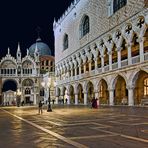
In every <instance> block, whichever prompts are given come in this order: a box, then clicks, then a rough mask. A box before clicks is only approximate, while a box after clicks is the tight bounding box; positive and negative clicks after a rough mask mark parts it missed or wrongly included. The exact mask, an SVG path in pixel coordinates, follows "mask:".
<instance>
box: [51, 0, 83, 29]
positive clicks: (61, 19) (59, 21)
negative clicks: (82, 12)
mask: <svg viewBox="0 0 148 148" xmlns="http://www.w3.org/2000/svg"><path fill="white" fill-rule="evenodd" d="M79 1H80V0H74V1H73V2H72V3H71V4H70V6H69V7H68V8H67V10H65V12H64V13H63V15H62V16H61V17H60V18H59V19H58V20H57V21H56V20H54V23H53V27H54V28H56V27H57V26H58V25H59V24H61V22H62V21H63V20H64V19H65V17H66V16H67V15H68V14H69V13H70V12H71V11H72V9H73V8H75V6H76V5H77V4H78V2H79Z"/></svg>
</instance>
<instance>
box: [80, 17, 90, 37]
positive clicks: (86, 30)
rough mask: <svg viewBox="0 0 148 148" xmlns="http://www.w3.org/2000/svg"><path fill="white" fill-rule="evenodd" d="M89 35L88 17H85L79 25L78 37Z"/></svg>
mask: <svg viewBox="0 0 148 148" xmlns="http://www.w3.org/2000/svg"><path fill="white" fill-rule="evenodd" d="M87 33H89V17H88V16H87V15H85V16H84V17H83V19H82V22H81V24H80V37H81V38H82V37H83V36H85V35H86V34H87Z"/></svg>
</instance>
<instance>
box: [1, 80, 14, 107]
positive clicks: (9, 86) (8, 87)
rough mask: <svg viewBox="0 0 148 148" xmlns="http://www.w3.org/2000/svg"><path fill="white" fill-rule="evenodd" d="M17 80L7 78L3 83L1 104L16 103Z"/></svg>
mask: <svg viewBox="0 0 148 148" xmlns="http://www.w3.org/2000/svg"><path fill="white" fill-rule="evenodd" d="M16 91H17V82H16V81H15V80H11V79H8V80H5V81H4V83H3V85H2V94H3V95H2V96H3V97H1V98H0V104H4V105H12V104H13V105H14V104H15V103H16V94H15V93H16Z"/></svg>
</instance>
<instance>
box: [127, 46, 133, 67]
mask: <svg viewBox="0 0 148 148" xmlns="http://www.w3.org/2000/svg"><path fill="white" fill-rule="evenodd" d="M127 48H128V49H127V50H128V65H131V64H132V54H131V48H132V43H128V45H127Z"/></svg>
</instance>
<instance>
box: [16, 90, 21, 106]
mask: <svg viewBox="0 0 148 148" xmlns="http://www.w3.org/2000/svg"><path fill="white" fill-rule="evenodd" d="M16 95H17V99H16V103H17V107H19V106H20V103H21V95H22V92H21V91H20V90H19V89H17V92H16Z"/></svg>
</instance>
